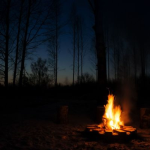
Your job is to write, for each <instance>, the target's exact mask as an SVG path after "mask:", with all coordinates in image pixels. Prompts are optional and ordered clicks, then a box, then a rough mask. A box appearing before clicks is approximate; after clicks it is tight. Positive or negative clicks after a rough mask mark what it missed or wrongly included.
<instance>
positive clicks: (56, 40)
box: [55, 8, 58, 86]
mask: <svg viewBox="0 0 150 150" xmlns="http://www.w3.org/2000/svg"><path fill="white" fill-rule="evenodd" d="M55 42H56V60H55V61H56V62H55V64H56V69H55V71H56V72H55V86H56V85H57V71H58V66H57V64H58V12H57V8H56V39H55Z"/></svg>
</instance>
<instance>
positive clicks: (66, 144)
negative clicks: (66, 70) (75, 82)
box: [0, 101, 150, 150]
mask: <svg viewBox="0 0 150 150" xmlns="http://www.w3.org/2000/svg"><path fill="white" fill-rule="evenodd" d="M62 104H64V103H62V102H61V101H59V102H57V103H53V104H47V105H42V106H36V107H34V108H33V107H28V108H23V109H20V110H17V111H15V112H12V113H7V114H1V115H0V117H1V123H0V149H1V150H150V129H139V128H138V130H137V134H138V135H139V136H140V137H141V138H136V139H132V140H131V141H129V142H126V143H124V142H122V143H119V142H117V141H115V142H113V143H108V142H105V141H102V140H96V141H89V140H87V138H86V137H85V136H83V135H82V133H83V131H84V130H85V128H86V125H87V124H92V123H94V121H93V120H92V119H91V116H90V111H91V109H90V108H91V106H92V105H93V107H94V104H91V103H89V102H87V103H85V102H83V103H82V102H77V101H75V102H70V103H68V106H69V123H68V124H57V123H56V114H57V109H58V107H59V106H60V105H62Z"/></svg>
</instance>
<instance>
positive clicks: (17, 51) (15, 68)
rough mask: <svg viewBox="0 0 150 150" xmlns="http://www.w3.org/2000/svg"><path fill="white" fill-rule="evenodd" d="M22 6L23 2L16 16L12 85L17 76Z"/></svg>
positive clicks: (22, 0)
mask: <svg viewBox="0 0 150 150" xmlns="http://www.w3.org/2000/svg"><path fill="white" fill-rule="evenodd" d="M23 4H24V0H21V2H20V10H19V16H18V28H17V36H16V37H17V41H16V50H15V62H14V74H13V85H15V83H16V76H17V69H18V63H19V62H18V57H19V44H20V41H21V39H20V33H21V23H22V16H23Z"/></svg>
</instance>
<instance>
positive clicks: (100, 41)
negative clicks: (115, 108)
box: [88, 0, 107, 85]
mask: <svg viewBox="0 0 150 150" xmlns="http://www.w3.org/2000/svg"><path fill="white" fill-rule="evenodd" d="M88 1H89V4H90V6H91V8H92V11H93V14H94V18H95V24H94V26H93V29H94V32H95V37H96V51H97V61H98V62H97V69H98V83H99V84H100V85H105V84H106V79H107V77H106V49H105V43H104V33H103V17H102V16H103V14H102V13H103V12H102V0H88Z"/></svg>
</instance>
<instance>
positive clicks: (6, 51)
mask: <svg viewBox="0 0 150 150" xmlns="http://www.w3.org/2000/svg"><path fill="white" fill-rule="evenodd" d="M10 4H11V0H7V13H6V37H5V39H6V44H5V46H6V49H5V87H7V86H8V55H9V26H10V21H9V19H10V18H9V16H10Z"/></svg>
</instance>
